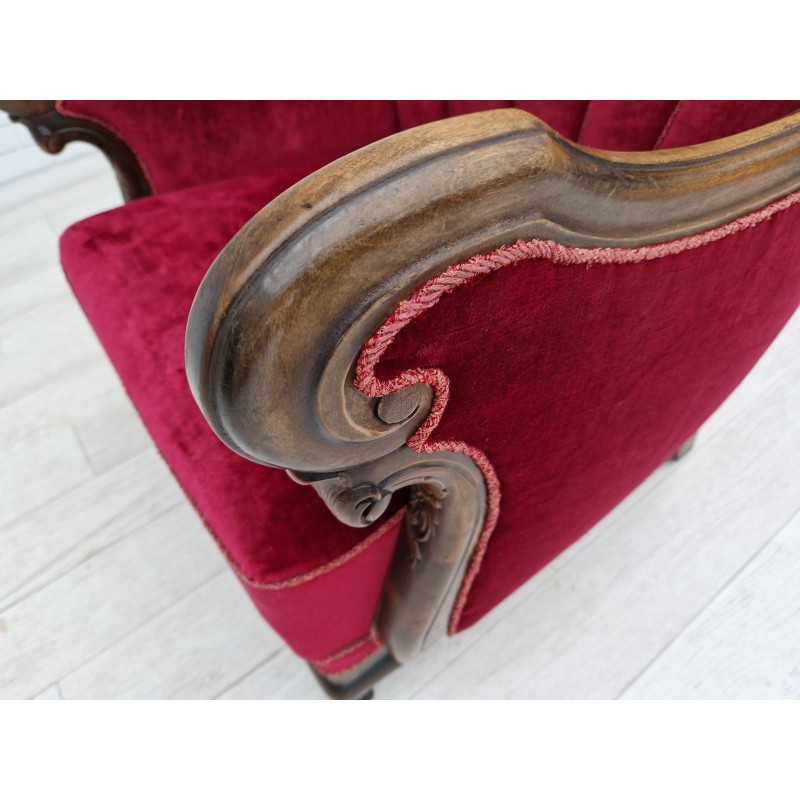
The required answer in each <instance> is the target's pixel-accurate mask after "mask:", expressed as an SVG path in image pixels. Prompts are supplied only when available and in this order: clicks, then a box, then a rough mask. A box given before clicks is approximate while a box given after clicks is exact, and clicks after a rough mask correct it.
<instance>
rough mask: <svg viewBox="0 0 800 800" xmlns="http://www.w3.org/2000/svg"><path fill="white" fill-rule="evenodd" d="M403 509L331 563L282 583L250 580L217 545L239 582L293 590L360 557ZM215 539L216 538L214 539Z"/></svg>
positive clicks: (264, 588)
mask: <svg viewBox="0 0 800 800" xmlns="http://www.w3.org/2000/svg"><path fill="white" fill-rule="evenodd" d="M405 512H406V510H405V508H401V509H399V510H398V511H396V512H395V513H394V514H392V516H391V517H389V519H387V520H386V521H385V522H384V523H383V524H382V525H381V526H380V527H379V528H378V529H377V530H375V531H373V532H372V533H371V534H370V535H369V536H367V538H366V539H364V540H363V541H361V542H359V543H358V544H357V545H356V546H355V547H353V548H351V549H350V550H348V551H347V552H345V553H342V555H340V556H338V557H337V558H334V559H333V560H331V561H328V562H326V563H325V564H322V565H321V566H319V567H315V568H314V569H312V570H309V571H308V572H303V573H301V574H299V575H295V576H294V577H293V578H287V579H286V580H283V581H274V582H272V583H260V582H259V581H257V580H255V579H254V578H251V577H250V576H249V575H247V574H246V573H245V572H244V570H242V568H241V567H240V566H239V565H238V564H237V563H236V562H235V561H234V560H233V558H232V557H231V556H230V554H229V553H228V551H227V550H226V549H225V547H224V545H223V544H222V542H220V541H219V539H217V545H218V546H219V548H220V549H221V550H222V554H223V555H224V556H225V558H226V559H227V561H228V563H229V564H230V565H231V569H233V571H234V572H235V573H236V576H237V577H238V578H239V580H241V581H242V582H243V583H246V584H247V585H248V586H251V587H252V588H254V589H261V590H263V591H267V592H279V591H281V590H283V589H293V588H294V587H295V586H301V585H302V584H304V583H309V582H310V581H313V580H316V579H317V578H319V577H321V576H322V575H325V574H327V573H328V572H331V571H332V570H335V569H338V568H339V567H341V566H344V565H345V564H346V563H347V562H348V561H351V560H352V559H354V558H355V557H356V556H358V555H361V553H363V552H364V551H365V550H367V549H368V548H370V547H372V545H373V544H375V542H377V541H378V539H380V538H382V537H383V536H385V535H386V534H387V533H388V532H389V531H390V530H392V528H394V526H395V525H397V524H398V522H399V521H400V519H401V518H402V516H403V514H405ZM214 538H215V539H216V536H215V537H214Z"/></svg>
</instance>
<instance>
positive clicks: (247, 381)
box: [3, 101, 800, 697]
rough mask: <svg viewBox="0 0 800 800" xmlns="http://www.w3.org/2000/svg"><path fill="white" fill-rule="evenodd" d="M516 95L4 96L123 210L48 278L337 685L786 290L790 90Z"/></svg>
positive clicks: (73, 237) (528, 550)
mask: <svg viewBox="0 0 800 800" xmlns="http://www.w3.org/2000/svg"><path fill="white" fill-rule="evenodd" d="M494 105H498V106H502V105H508V106H510V105H511V104H510V103H508V104H502V103H499V104H494ZM516 105H517V106H518V107H517V108H510V107H508V108H493V109H491V110H486V109H485V108H482V107H481V104H478V103H459V102H449V103H445V102H443V101H442V102H433V101H424V102H423V101H420V102H411V101H408V102H401V101H399V102H396V103H391V102H377V101H376V102H364V103H238V102H237V103H144V102H135V103H112V102H78V101H68V102H59V103H54V102H50V101H35V102H28V103H23V102H17V103H11V102H8V103H6V104H4V106H3V107H4V108H7V109H8V110H9V111H10V112H11V113H12V114H13V115H15V116H16V117H17V118H18V119H19V120H20V121H22V122H24V123H25V124H26V125H27V126H28V127H29V129H30V130H31V131H32V132H33V134H34V136H35V137H36V138H37V141H39V142H40V143H41V144H43V146H45V147H46V149H49V150H51V151H55V150H58V149H59V148H60V147H61V146H63V144H64V143H65V142H66V141H69V140H70V139H73V138H84V139H87V140H90V141H94V142H95V143H97V144H98V145H99V146H100V147H101V148H102V149H103V150H104V152H105V153H106V154H107V155H108V156H109V158H110V159H111V160H112V163H113V164H114V166H115V169H116V170H117V173H118V175H119V176H120V180H121V185H122V186H123V191H124V192H125V196H126V198H127V199H130V200H133V199H136V202H132V203H130V204H128V205H126V206H124V207H122V208H120V209H115V210H113V211H110V212H106V213H105V214H101V215H98V216H96V217H93V218H90V219H88V220H84V221H82V222H80V223H78V224H77V225H75V226H73V227H72V228H71V229H69V230H68V231H67V232H66V233H65V234H64V236H63V238H62V245H61V247H62V261H63V264H64V268H65V271H66V274H67V276H68V278H69V280H70V283H71V285H72V286H73V288H74V291H75V294H76V296H77V297H78V299H79V301H80V302H81V304H82V306H83V308H84V309H85V311H86V314H87V316H88V318H89V320H90V321H91V323H92V325H93V327H94V329H95V330H96V332H97V334H98V336H99V338H100V340H101V342H102V343H103V345H104V346H105V348H106V350H107V352H108V354H109V356H110V358H111V360H112V361H113V363H114V365H115V367H116V369H117V370H118V372H119V374H120V376H121V378H122V381H123V383H124V385H125V387H126V389H127V391H128V392H129V394H130V396H131V399H132V400H133V402H134V404H135V405H136V407H137V409H138V411H139V413H140V414H141V416H142V418H143V420H144V421H145V424H146V425H147V427H148V429H149V431H150V433H151V435H152V436H153V438H154V440H155V441H156V443H157V445H158V447H159V449H160V450H161V452H162V454H163V456H164V458H165V460H166V461H167V463H168V464H169V465H170V467H171V469H172V470H173V472H174V473H175V475H176V477H177V479H178V480H179V482H180V483H181V485H182V486H183V488H184V490H185V491H186V493H187V495H188V496H189V498H190V499H191V500H192V502H193V503H194V504H195V506H196V508H197V510H198V512H199V513H200V514H201V516H202V517H203V519H204V520H205V522H206V524H207V526H208V528H209V530H210V531H211V533H212V535H213V536H214V537H215V539H216V540H217V542H218V544H219V546H220V547H221V549H222V550H223V552H224V553H225V555H226V557H227V558H228V560H229V562H230V563H231V566H232V568H233V569H234V571H235V572H236V574H237V576H238V577H239V579H240V580H241V582H242V584H243V586H244V588H245V590H246V591H247V592H248V594H249V595H250V596H251V598H252V599H253V602H254V603H255V605H256V606H257V607H258V609H259V610H260V611H261V613H262V615H263V616H264V617H265V619H266V620H267V621H268V622H269V624H270V625H272V626H273V628H274V629H275V630H276V631H278V633H280V634H281V635H282V636H283V637H284V639H285V640H286V641H287V643H288V644H289V645H290V646H291V647H292V648H293V649H294V650H295V651H296V652H297V653H298V654H299V655H300V656H301V657H303V658H305V659H306V660H307V661H309V662H310V663H311V666H312V668H313V669H314V671H315V673H316V674H317V675H318V677H319V678H320V680H321V681H322V683H323V685H324V686H325V688H326V689H327V690H328V691H329V693H330V694H331V695H333V696H342V697H360V696H365V694H366V693H367V692H368V691H369V689H370V688H371V686H373V685H374V684H375V683H376V682H377V681H378V680H379V679H380V677H381V676H382V675H384V674H385V673H386V672H387V671H389V670H392V669H394V668H395V667H397V666H398V665H399V664H402V663H404V662H406V661H408V660H409V659H411V658H413V657H414V656H415V655H416V654H417V653H418V652H419V651H420V650H421V649H423V648H425V647H427V646H429V645H431V644H433V643H434V642H435V641H436V639H438V638H440V637H442V636H444V635H447V634H451V635H454V634H457V633H458V632H459V631H460V630H463V629H464V628H466V627H468V626H470V625H472V624H474V623H476V622H477V621H478V620H479V619H480V618H481V617H482V616H484V615H485V614H486V613H487V612H488V611H489V610H490V609H491V608H492V607H494V606H495V605H497V603H499V602H500V601H501V600H502V599H503V598H504V597H506V596H507V595H508V594H510V593H511V592H512V591H514V589H516V588H517V587H519V586H520V585H521V584H522V583H524V582H525V581H526V580H528V579H529V578H530V577H531V576H532V575H533V574H535V572H537V571H538V570H539V569H540V568H541V567H542V566H544V565H545V564H546V563H548V562H549V561H550V560H552V559H553V558H554V557H555V556H556V555H558V553H559V552H561V551H562V550H563V549H565V548H566V547H568V546H569V545H570V544H571V543H572V542H574V541H575V540H576V539H578V538H579V537H580V536H582V535H583V534H584V533H585V532H586V531H588V530H589V529H590V528H591V527H592V526H593V525H594V524H595V523H596V522H597V521H599V520H600V519H601V518H602V517H603V516H604V515H605V514H606V513H608V512H609V511H610V510H611V509H612V508H613V507H614V506H615V505H617V504H618V503H619V502H620V501H621V500H622V499H623V498H624V497H625V496H626V495H627V494H629V493H630V492H631V491H632V490H633V489H634V488H635V487H636V486H637V485H639V484H640V483H641V482H642V481H643V480H644V479H645V478H646V477H647V476H648V475H649V474H650V473H651V472H652V471H653V470H654V469H656V468H657V467H658V466H659V465H660V464H661V463H662V462H663V461H664V460H666V459H668V458H670V457H671V456H673V455H674V454H683V453H685V452H686V450H687V442H690V441H691V438H692V436H693V435H694V433H695V431H696V430H697V429H698V428H699V427H700V426H701V425H702V423H703V421H704V420H705V419H706V418H707V417H708V416H709V415H710V414H711V413H712V412H713V411H714V410H715V409H716V408H717V407H718V406H719V404H720V403H721V402H722V401H723V400H724V399H725V397H726V396H727V395H728V394H729V393H730V392H731V391H732V390H733V389H734V388H735V387H736V385H737V384H738V383H739V382H740V381H741V380H742V379H743V377H744V376H745V375H746V374H747V372H748V371H749V370H750V369H751V367H752V366H753V365H754V364H755V363H756V361H757V360H758V358H759V357H760V355H761V354H762V353H763V352H764V350H765V349H766V348H767V346H768V345H769V344H770V342H771V341H772V340H773V339H774V337H775V336H776V335H777V333H778V332H779V331H780V329H781V328H782V327H783V325H784V324H785V323H786V322H787V321H788V319H789V317H790V316H791V315H792V313H793V312H794V311H795V309H796V308H797V306H798V304H800V268H798V264H797V258H798V255H799V254H800V228H798V219H797V214H798V210H797V208H796V204H797V201H798V200H800V113H791V112H795V111H796V109H797V108H798V107H799V104H798V103H796V102H791V101H787V102H763V103H757V102H742V103H714V102H703V103H700V102H681V103H674V102H661V101H658V102H653V103H625V102H620V103H613V102H592V103H590V104H587V103H586V102H583V101H565V102H563V103H556V102H547V101H542V102H538V103H537V102H533V101H531V102H528V103H525V102H520V103H517V104H516ZM472 112H478V113H472ZM529 112H530V113H529ZM531 113H533V114H536V115H537V116H538V117H541V120H540V119H537V117H536V116H532V115H531ZM462 114H466V116H461V115H462ZM786 114H789V116H785V115H786ZM243 123H244V124H243ZM418 125H422V127H416V126H418ZM386 137H389V138H386ZM723 137H727V138H723ZM370 142H372V143H371V144H370ZM593 148H603V150H600V149H593ZM624 150H629V151H631V152H620V151H624ZM334 159H338V160H334ZM137 198H138V199H137ZM220 251H221V252H220ZM184 348H185V349H184ZM184 358H185V361H184ZM184 363H185V368H184ZM215 434H216V435H215ZM226 445H227V447H226ZM268 467H278V468H280V469H269V468H268ZM313 490H316V491H313Z"/></svg>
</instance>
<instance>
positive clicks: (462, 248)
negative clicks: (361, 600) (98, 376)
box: [186, 109, 800, 696]
mask: <svg viewBox="0 0 800 800" xmlns="http://www.w3.org/2000/svg"><path fill="white" fill-rule="evenodd" d="M798 189H800V114H796V115H793V116H791V117H787V118H785V119H783V120H780V121H778V122H775V123H772V124H770V125H767V126H764V127H763V128H759V129H757V130H755V131H751V132H749V133H746V134H741V135H738V136H734V137H731V138H729V139H725V140H721V141H718V142H713V143H710V144H706V145H702V146H698V147H690V148H684V149H681V150H673V151H658V152H647V153H606V152H600V151H593V150H588V149H585V148H581V147H578V146H576V145H574V144H572V143H570V142H568V141H565V140H563V139H562V138H560V137H559V136H558V135H557V134H555V133H554V132H553V131H552V130H551V129H549V128H548V127H547V126H546V125H544V124H543V123H542V122H541V121H539V120H537V119H536V118H534V117H532V116H530V115H529V114H527V113H525V112H522V111H519V110H514V109H504V110H499V111H490V112H484V113H479V114H473V115H469V116H465V117H459V118H453V119H448V120H443V121H441V122H436V123H433V124H431V125H427V126H423V127H421V128H416V129H413V130H410V131H406V132H403V133H400V134H397V135H395V136H392V137H389V138H388V139H385V140H383V141H381V142H378V143H376V144H374V145H371V146H369V147H366V148H364V149H362V150H359V151H358V152H355V153H353V154H351V155H349V156H346V157H345V158H342V159H340V160H338V161H336V162H334V163H333V164H331V165H329V166H327V167H325V168H324V169H322V170H320V171H319V172H317V173H315V174H313V175H311V176H309V177H308V178H306V179H305V180H303V181H301V182H300V183H298V184H297V185H295V186H294V187H293V188H291V189H290V190H289V191H287V192H285V193H284V194H283V195H281V196H280V197H278V198H277V199H276V200H274V201H273V202H272V203H270V204H269V205H268V206H267V207H266V208H264V209H263V210H262V211H261V212H259V213H258V214H257V215H256V216H255V217H254V218H253V219H252V220H251V221H250V222H249V223H248V224H247V225H246V226H245V227H244V228H243V229H242V230H241V231H240V232H239V233H238V234H237V235H236V236H235V237H234V239H233V240H232V241H231V242H230V244H229V245H228V246H227V247H226V249H225V250H224V251H223V253H222V254H221V255H220V256H219V258H218V259H217V261H216V262H215V263H214V265H213V266H212V267H211V269H210V271H209V273H208V275H207V276H206V278H205V280H204V281H203V283H202V285H201V287H200V290H199V292H198V294H197V297H196V300H195V303H194V306H193V308H192V312H191V316H190V319H189V325H188V331H187V339H186V345H187V353H186V358H187V362H186V363H187V371H188V375H189V380H190V383H191V387H192V391H193V392H194V395H195V398H196V399H197V402H198V403H199V405H200V407H201V408H202V410H203V412H204V414H205V416H206V418H207V419H208V421H209V423H210V424H211V426H212V427H213V429H214V430H215V431H216V432H217V434H218V435H219V436H220V437H221V438H222V439H223V441H225V442H226V443H227V444H228V445H229V446H230V447H231V448H233V449H234V450H235V451H236V452H238V453H240V454H241V455H243V456H244V457H246V458H249V459H252V460H254V461H257V462H260V463H262V464H268V465H271V466H275V467H282V468H285V469H288V470H290V472H291V474H292V475H293V476H294V477H295V479H296V480H298V481H300V482H302V483H307V484H310V485H312V486H314V487H315V489H316V490H317V491H318V492H319V494H320V496H321V497H322V498H323V499H324V500H325V502H326V503H327V504H328V506H329V508H330V509H331V511H332V512H333V513H334V514H336V516H337V517H339V519H341V520H343V521H345V522H347V523H348V524H352V525H365V524H368V523H369V522H371V521H372V520H374V519H377V517H378V516H379V515H380V513H381V512H382V511H383V510H384V509H385V508H386V506H387V504H388V501H389V498H390V496H391V494H392V493H393V492H395V491H397V490H398V489H400V488H404V487H412V489H411V490H412V495H411V502H410V504H409V507H408V512H407V517H406V528H407V535H406V536H404V537H401V542H400V545H399V550H398V553H397V554H396V558H395V561H394V566H393V568H392V570H391V575H390V578H389V580H388V582H387V585H386V587H385V590H384V595H383V600H382V603H381V607H380V610H379V613H378V619H377V624H378V626H379V629H380V632H381V635H382V636H383V639H384V641H385V642H386V647H385V648H384V649H383V650H382V651H381V652H380V653H379V654H377V655H376V656H375V657H374V658H372V659H371V660H370V661H369V663H367V664H365V665H363V666H362V667H361V668H360V669H359V670H356V671H354V673H353V674H351V675H348V676H344V677H342V678H341V679H340V680H339V679H337V683H338V684H340V687H339V690H340V691H341V693H342V694H344V695H348V696H354V695H357V694H359V693H360V692H362V691H363V690H365V689H366V688H368V686H369V684H370V683H371V682H373V681H374V680H376V679H377V678H379V677H380V676H381V675H382V674H384V673H385V672H386V671H387V670H388V669H391V668H392V667H393V666H394V665H395V664H396V663H398V662H400V663H401V662H404V661H407V660H408V659H410V658H413V657H414V655H416V654H417V653H418V652H419V651H420V650H421V649H422V648H423V647H425V646H426V645H428V644H429V643H431V642H432V641H434V640H435V639H436V638H438V637H440V636H442V635H443V634H444V632H445V630H446V627H447V619H448V616H449V614H450V610H451V607H452V604H453V600H454V597H455V594H456V593H457V591H458V587H459V584H460V582H461V579H462V578H463V575H464V570H465V568H466V565H467V563H468V561H469V558H470V554H471V552H472V549H473V547H474V546H475V542H476V541H477V537H478V536H479V533H480V531H481V528H482V525H483V520H484V516H485V514H486V488H485V486H484V483H483V480H482V476H481V473H480V471H479V470H478V469H477V467H476V466H475V464H474V463H473V462H472V461H471V460H470V459H469V458H467V457H466V456H464V455H461V454H457V453H441V452H440V453H433V454H431V453H428V454H419V453H415V452H413V451H411V450H410V449H409V448H408V447H407V446H406V444H405V443H406V441H407V440H408V438H409V437H410V436H411V434H412V433H413V432H414V431H415V430H416V429H417V428H418V427H419V425H420V424H421V423H422V422H423V420H424V419H425V418H426V416H427V414H428V412H429V410H430V407H431V390H430V388H429V387H428V386H427V385H424V384H418V385H416V386H413V387H411V388H408V389H405V390H403V391H402V392H400V393H399V394H397V395H393V396H390V397H387V398H383V399H381V400H375V399H372V398H369V397H366V396H365V395H363V394H361V393H360V392H358V391H357V390H356V389H355V387H354V385H353V379H354V369H355V363H356V359H357V358H358V355H359V353H360V350H361V348H362V346H363V344H364V342H365V341H366V339H367V338H368V337H369V336H370V335H371V334H372V333H373V332H374V331H375V330H376V328H378V326H379V325H380V324H381V323H382V322H383V321H384V320H385V319H386V318H387V317H388V315H389V314H390V313H391V312H392V311H393V310H394V309H395V308H396V307H397V305H398V304H399V302H400V301H401V300H403V299H405V298H406V297H408V296H409V295H410V294H411V292H412V290H413V289H414V288H415V287H417V286H419V285H420V284H422V283H424V282H425V281H427V280H429V279H430V278H432V277H434V276H436V275H437V274H439V273H441V272H443V271H444V270H445V269H446V268H447V267H449V266H450V265H453V264H457V263H460V262H462V261H465V260H466V259H468V258H470V257H472V256H474V255H476V254H479V253H487V252H490V251H493V250H495V249H497V248H498V247H501V246H504V245H509V244H513V243H514V242H516V241H518V240H525V241H529V240H532V239H550V240H554V241H556V242H558V243H561V244H564V245H572V246H579V247H637V246H640V245H646V244H654V243H659V242H665V241H670V240H673V239H677V238H680V237H683V236H687V235H690V234H693V233H698V232H701V231H703V230H707V229H710V228H715V227H718V226H720V225H722V224H724V223H725V222H728V221H730V220H733V219H735V218H737V217H740V216H742V215H744V214H747V213H749V212H751V211H755V210H757V209H759V208H761V207H763V206H765V205H767V204H768V203H770V202H771V201H773V200H776V199H778V198H781V197H783V196H785V195H787V194H789V193H791V192H794V191H796V190H798ZM464 437H465V438H467V439H468V437H469V432H468V431H465V433H464ZM504 502H511V503H513V502H514V498H513V497H511V498H505V499H504Z"/></svg>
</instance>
